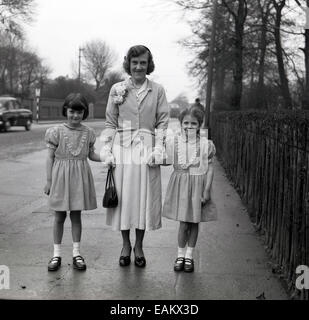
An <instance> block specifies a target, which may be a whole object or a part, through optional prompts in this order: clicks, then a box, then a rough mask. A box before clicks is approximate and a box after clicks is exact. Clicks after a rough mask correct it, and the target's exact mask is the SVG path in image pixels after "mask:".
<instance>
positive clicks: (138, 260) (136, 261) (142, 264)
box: [134, 248, 146, 268]
mask: <svg viewBox="0 0 309 320" xmlns="http://www.w3.org/2000/svg"><path fill="white" fill-rule="evenodd" d="M134 255H135V248H134ZM134 264H135V265H136V266H137V267H139V268H144V267H145V266H146V259H145V257H137V256H135V259H134Z"/></svg>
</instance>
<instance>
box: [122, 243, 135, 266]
mask: <svg viewBox="0 0 309 320" xmlns="http://www.w3.org/2000/svg"><path fill="white" fill-rule="evenodd" d="M122 250H123V248H122ZM122 250H121V252H122ZM131 250H132V248H131V247H130V254H129V255H128V256H123V255H121V256H120V258H119V265H120V266H121V267H126V266H128V265H129V264H130V263H131V257H130V256H131Z"/></svg>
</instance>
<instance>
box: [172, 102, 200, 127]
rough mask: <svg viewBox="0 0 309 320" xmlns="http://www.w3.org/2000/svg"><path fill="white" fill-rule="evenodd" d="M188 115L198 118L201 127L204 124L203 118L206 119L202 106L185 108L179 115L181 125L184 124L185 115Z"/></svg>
mask: <svg viewBox="0 0 309 320" xmlns="http://www.w3.org/2000/svg"><path fill="white" fill-rule="evenodd" d="M188 115H190V116H191V117H194V118H196V119H197V121H198V124H199V126H200V127H201V126H202V124H203V120H204V112H203V111H202V110H201V109H200V108H197V107H192V108H189V109H185V110H183V111H182V112H181V113H180V115H179V117H178V120H179V122H180V125H181V124H182V121H183V119H184V117H185V116H188Z"/></svg>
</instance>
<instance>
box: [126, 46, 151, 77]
mask: <svg viewBox="0 0 309 320" xmlns="http://www.w3.org/2000/svg"><path fill="white" fill-rule="evenodd" d="M147 69H148V52H145V53H143V54H142V55H140V56H138V57H132V58H131V61H130V72H131V75H132V78H133V80H134V81H135V82H139V83H142V82H144V81H145V79H146V73H147Z"/></svg>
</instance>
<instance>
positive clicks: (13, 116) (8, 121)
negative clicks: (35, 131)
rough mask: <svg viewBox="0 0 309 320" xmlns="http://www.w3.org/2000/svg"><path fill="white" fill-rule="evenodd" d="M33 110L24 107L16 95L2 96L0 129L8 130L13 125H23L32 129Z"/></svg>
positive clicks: (27, 128)
mask: <svg viewBox="0 0 309 320" xmlns="http://www.w3.org/2000/svg"><path fill="white" fill-rule="evenodd" d="M32 119H33V115H32V111H30V110H28V109H25V108H23V106H22V105H21V104H20V103H19V101H18V100H17V99H16V98H14V97H3V96H2V97H0V129H1V130H4V131H8V130H9V129H10V128H11V126H23V127H25V129H26V130H27V131H29V130H30V129H31V124H32Z"/></svg>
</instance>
